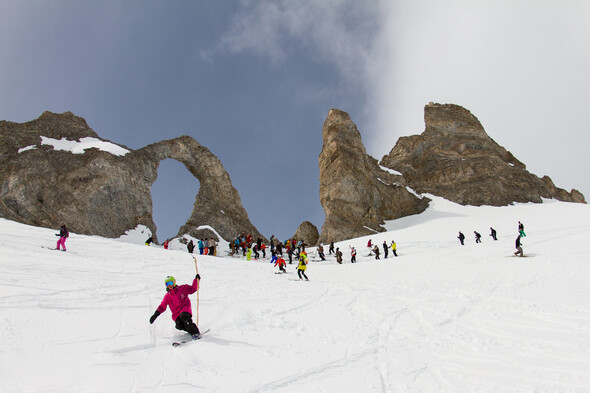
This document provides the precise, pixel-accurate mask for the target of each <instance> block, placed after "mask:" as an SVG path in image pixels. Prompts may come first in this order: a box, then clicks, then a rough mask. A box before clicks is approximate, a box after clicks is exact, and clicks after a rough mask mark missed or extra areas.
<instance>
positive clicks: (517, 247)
mask: <svg viewBox="0 0 590 393" xmlns="http://www.w3.org/2000/svg"><path fill="white" fill-rule="evenodd" d="M519 254H520V256H521V257H524V252H523V251H522V244H520V235H518V237H517V238H516V252H515V253H514V256H516V255H519Z"/></svg>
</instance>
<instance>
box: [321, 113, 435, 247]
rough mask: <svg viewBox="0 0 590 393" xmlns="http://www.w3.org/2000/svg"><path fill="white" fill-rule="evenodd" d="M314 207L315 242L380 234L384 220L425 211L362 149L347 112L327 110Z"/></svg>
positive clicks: (396, 177)
mask: <svg viewBox="0 0 590 393" xmlns="http://www.w3.org/2000/svg"><path fill="white" fill-rule="evenodd" d="M319 167H320V202H321V204H322V206H323V207H324V211H325V213H326V221H325V222H324V225H323V226H322V233H321V235H320V239H319V240H320V242H322V243H330V242H332V241H340V240H344V239H350V238H354V237H359V236H364V235H369V234H372V233H376V232H382V231H384V228H383V227H382V226H381V225H382V224H384V220H393V219H396V218H400V217H404V216H408V215H412V214H417V213H421V212H422V211H424V210H425V209H426V207H427V206H428V202H429V200H428V199H427V198H420V197H418V196H416V195H414V194H413V193H411V192H410V191H409V190H408V189H407V188H406V186H405V182H404V179H403V177H402V176H401V175H397V174H395V173H393V171H388V170H387V169H385V168H381V167H380V166H379V164H378V163H377V160H375V159H374V158H373V157H371V156H369V155H368V154H367V152H366V150H365V147H364V146H363V143H362V140H361V135H360V133H359V131H358V129H357V127H356V125H355V124H354V123H353V122H352V120H351V119H350V116H349V115H348V113H346V112H343V111H340V110H338V109H331V110H330V112H329V114H328V117H327V119H326V121H325V123H324V127H323V147H322V151H321V153H320V157H319Z"/></svg>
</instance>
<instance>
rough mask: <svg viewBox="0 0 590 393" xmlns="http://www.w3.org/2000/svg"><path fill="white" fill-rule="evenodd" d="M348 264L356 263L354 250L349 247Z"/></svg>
mask: <svg viewBox="0 0 590 393" xmlns="http://www.w3.org/2000/svg"><path fill="white" fill-rule="evenodd" d="M350 263H356V249H355V248H354V247H350Z"/></svg>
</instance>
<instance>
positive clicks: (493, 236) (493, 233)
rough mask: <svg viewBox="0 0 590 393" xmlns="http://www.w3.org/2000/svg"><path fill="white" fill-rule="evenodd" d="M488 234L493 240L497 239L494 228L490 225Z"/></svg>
mask: <svg viewBox="0 0 590 393" xmlns="http://www.w3.org/2000/svg"><path fill="white" fill-rule="evenodd" d="M490 231H491V232H490V236H491V237H492V239H494V240H498V238H497V237H496V230H495V229H494V228H492V227H490Z"/></svg>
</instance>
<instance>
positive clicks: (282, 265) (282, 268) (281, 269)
mask: <svg viewBox="0 0 590 393" xmlns="http://www.w3.org/2000/svg"><path fill="white" fill-rule="evenodd" d="M277 266H278V267H279V273H287V271H286V270H285V266H287V264H286V263H285V260H284V259H283V258H279V259H277V261H276V262H275V267H277Z"/></svg>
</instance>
